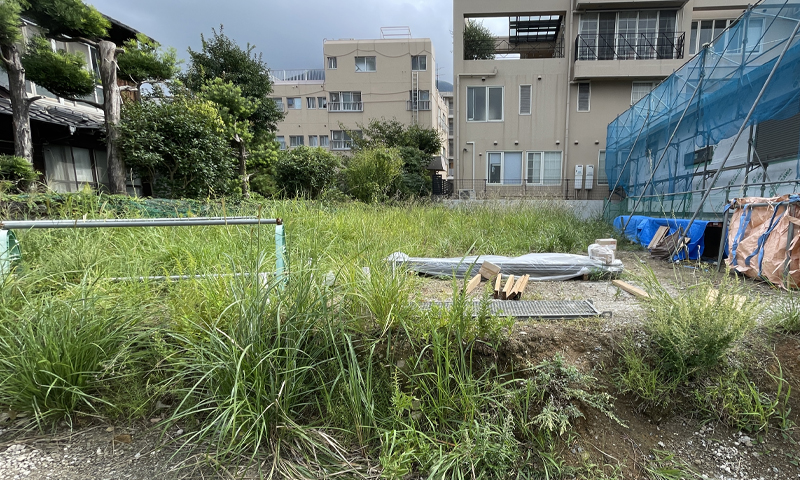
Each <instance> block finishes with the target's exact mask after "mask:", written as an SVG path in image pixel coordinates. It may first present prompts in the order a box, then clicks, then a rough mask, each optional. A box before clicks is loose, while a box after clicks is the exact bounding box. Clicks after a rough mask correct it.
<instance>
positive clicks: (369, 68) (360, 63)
mask: <svg viewBox="0 0 800 480" xmlns="http://www.w3.org/2000/svg"><path fill="white" fill-rule="evenodd" d="M374 71H375V57H356V72H374Z"/></svg>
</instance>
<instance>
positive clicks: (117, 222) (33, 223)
mask: <svg viewBox="0 0 800 480" xmlns="http://www.w3.org/2000/svg"><path fill="white" fill-rule="evenodd" d="M201 225H202V226H210V225H283V221H282V220H281V219H280V218H260V217H193V218H110V219H89V220H83V219H80V220H7V221H0V230H11V229H14V228H15V229H29V228H121V227H188V226H201Z"/></svg>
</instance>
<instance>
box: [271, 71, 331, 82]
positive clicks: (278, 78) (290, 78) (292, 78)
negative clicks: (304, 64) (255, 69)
mask: <svg viewBox="0 0 800 480" xmlns="http://www.w3.org/2000/svg"><path fill="white" fill-rule="evenodd" d="M269 79H270V80H271V81H272V82H273V83H303V82H307V83H311V82H324V81H325V70H324V69H322V68H314V69H299V70H270V72H269Z"/></svg>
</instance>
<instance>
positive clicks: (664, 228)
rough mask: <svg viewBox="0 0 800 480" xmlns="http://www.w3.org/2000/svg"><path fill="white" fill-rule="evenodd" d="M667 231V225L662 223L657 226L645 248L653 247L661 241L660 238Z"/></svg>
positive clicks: (665, 234)
mask: <svg viewBox="0 0 800 480" xmlns="http://www.w3.org/2000/svg"><path fill="white" fill-rule="evenodd" d="M668 233H669V227H668V226H666V225H662V226H660V227H658V230H656V234H655V235H653V238H652V239H651V240H650V243H649V244H648V245H647V249H648V250H650V249H652V248H655V247H656V246H657V245H658V244H659V243H661V240H663V239H664V237H665V236H667V234H668Z"/></svg>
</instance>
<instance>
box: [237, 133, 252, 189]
mask: <svg viewBox="0 0 800 480" xmlns="http://www.w3.org/2000/svg"><path fill="white" fill-rule="evenodd" d="M234 140H236V141H237V142H238V143H239V176H240V177H241V179H242V196H243V197H244V198H250V177H249V176H248V175H247V149H246V148H245V145H244V140H242V139H241V138H240V137H239V135H238V134H237V135H236V136H235V137H234Z"/></svg>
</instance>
